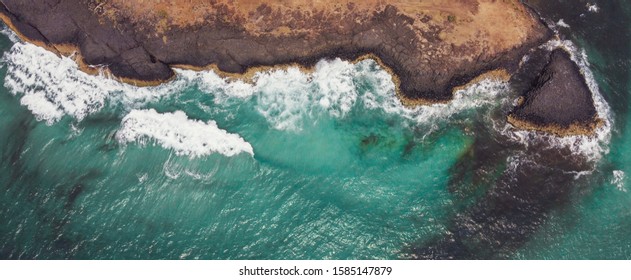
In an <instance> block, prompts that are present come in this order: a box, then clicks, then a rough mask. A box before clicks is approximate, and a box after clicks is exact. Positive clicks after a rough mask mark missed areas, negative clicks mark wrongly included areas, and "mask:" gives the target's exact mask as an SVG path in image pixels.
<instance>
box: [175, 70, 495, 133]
mask: <svg viewBox="0 0 631 280" xmlns="http://www.w3.org/2000/svg"><path fill="white" fill-rule="evenodd" d="M177 73H178V74H179V75H180V76H182V77H184V78H185V79H187V80H189V81H195V82H196V83H197V84H198V85H199V88H200V89H201V90H203V91H205V92H208V93H213V94H215V96H216V97H217V98H216V102H217V103H218V104H219V105H221V104H223V103H226V102H227V101H228V100H234V99H237V100H241V101H243V100H250V98H252V99H254V102H255V109H256V110H257V111H258V112H259V113H260V114H261V115H262V116H263V117H265V118H266V120H267V121H268V122H269V124H270V125H271V126H272V127H273V128H274V129H277V130H288V131H300V130H302V128H303V126H304V124H305V122H306V121H307V120H309V119H311V120H313V119H317V118H316V116H317V115H318V114H322V113H324V114H327V115H329V116H331V117H335V118H343V117H344V116H346V115H347V114H348V113H349V112H350V111H351V110H352V108H353V107H354V106H356V105H357V104H362V105H363V106H364V107H365V108H366V109H375V110H381V111H383V112H385V113H387V114H393V115H400V116H402V117H403V118H404V119H407V120H409V121H411V122H412V123H416V124H432V123H433V122H436V121H438V120H440V119H448V118H449V117H451V116H453V115H454V114H455V113H458V112H460V111H464V110H467V109H472V108H478V107H481V106H484V105H492V104H499V103H498V102H497V97H498V95H499V94H501V93H503V92H508V84H507V83H505V82H498V81H494V80H491V79H489V80H484V81H482V82H480V83H478V84H475V85H472V86H470V87H468V88H467V89H464V90H460V91H458V92H456V93H455V95H454V99H453V100H452V101H450V102H448V103H446V104H434V105H428V106H419V107H416V108H408V107H405V106H403V104H402V103H401V101H400V100H399V98H398V97H397V96H396V94H395V85H394V83H393V81H392V77H391V76H390V74H389V73H388V72H386V71H385V70H383V69H381V68H380V67H379V66H378V64H377V63H376V62H375V61H373V60H370V59H368V60H364V61H360V62H358V63H356V64H353V63H350V62H348V61H343V60H341V59H334V60H321V61H320V62H318V63H317V64H316V66H315V69H314V71H313V72H312V73H304V72H302V71H300V69H298V68H297V67H290V68H288V69H275V70H271V71H267V72H259V73H257V74H255V75H254V77H253V78H252V83H245V82H243V81H240V80H236V81H231V80H228V79H222V78H220V77H218V76H217V75H216V74H215V73H214V72H212V71H202V72H193V71H190V70H177ZM360 85H363V86H368V88H369V90H367V91H364V92H360V90H359V87H360Z"/></svg>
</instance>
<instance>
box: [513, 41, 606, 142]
mask: <svg viewBox="0 0 631 280" xmlns="http://www.w3.org/2000/svg"><path fill="white" fill-rule="evenodd" d="M519 103H520V104H519V105H518V106H517V107H516V108H515V109H514V110H513V112H512V114H511V115H510V116H509V121H510V122H511V123H512V124H513V125H515V126H517V127H520V128H525V129H536V130H541V131H546V132H551V133H554V134H557V135H562V136H564V135H577V134H590V133H592V132H593V130H594V129H595V128H596V127H597V126H598V124H599V122H600V121H599V119H598V114H597V112H596V108H595V106H594V99H593V98H592V93H591V91H590V90H589V87H588V86H587V83H586V82H585V78H584V77H583V75H582V74H581V71H580V68H579V67H578V66H577V65H576V64H575V63H574V62H573V61H572V60H571V59H570V55H569V54H568V53H567V52H566V51H565V50H563V49H557V50H554V51H553V52H552V53H551V54H550V59H549V61H548V64H547V65H546V66H545V68H544V69H543V71H542V72H541V74H540V75H539V77H537V79H536V80H535V82H534V83H533V86H532V89H531V90H530V91H528V92H526V93H525V94H524V95H523V96H522V97H521V98H520V102H519Z"/></svg>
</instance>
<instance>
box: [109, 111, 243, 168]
mask: <svg viewBox="0 0 631 280" xmlns="http://www.w3.org/2000/svg"><path fill="white" fill-rule="evenodd" d="M116 139H118V141H119V142H120V143H123V144H125V143H129V142H137V143H140V144H141V145H144V144H147V142H148V141H155V143H158V144H160V145H161V146H162V147H164V148H168V149H173V150H174V151H175V152H176V153H177V154H178V155H188V156H191V157H200V156H206V155H210V154H213V153H220V154H223V155H225V156H235V155H238V154H240V153H248V154H250V155H252V156H254V150H253V149H252V146H251V145H250V143H248V142H246V141H245V140H243V138H241V136H239V135H237V134H231V133H228V132H226V131H225V130H222V129H220V128H218V127H217V124H216V123H215V122H214V121H208V122H202V121H199V120H192V119H189V118H188V116H187V115H186V114H185V113H184V112H182V111H176V112H173V113H158V112H156V111H155V110H154V109H148V110H132V111H131V112H130V113H129V114H127V116H125V117H124V118H123V121H122V125H121V129H120V130H119V131H118V132H117V133H116Z"/></svg>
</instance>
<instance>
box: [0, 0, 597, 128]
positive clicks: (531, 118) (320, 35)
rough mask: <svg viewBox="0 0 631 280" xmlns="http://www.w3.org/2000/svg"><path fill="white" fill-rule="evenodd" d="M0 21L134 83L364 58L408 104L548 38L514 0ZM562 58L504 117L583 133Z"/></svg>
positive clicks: (486, 71)
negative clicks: (565, 91)
mask: <svg viewBox="0 0 631 280" xmlns="http://www.w3.org/2000/svg"><path fill="white" fill-rule="evenodd" d="M0 18H2V20H3V21H4V22H5V23H6V24H7V25H8V26H9V27H11V28H12V29H13V30H14V31H15V32H16V33H17V34H18V35H19V36H20V37H21V38H22V39H23V40H25V41H28V42H31V43H34V44H37V45H39V46H42V47H45V48H47V49H48V50H50V51H53V52H56V53H57V54H59V55H64V56H70V55H74V57H75V59H76V61H77V63H78V64H79V66H80V67H81V69H82V70H84V71H86V72H89V73H97V72H98V71H106V72H108V73H110V74H111V75H113V76H114V77H116V78H118V79H119V80H121V81H123V82H127V83H132V84H136V85H140V86H146V85H156V84H159V83H162V82H165V81H168V80H170V79H172V78H173V77H174V75H175V73H174V71H173V68H187V69H213V70H215V71H216V72H217V73H219V74H220V75H223V76H226V77H235V78H242V77H248V76H250V75H252V74H253V73H254V72H256V71H261V70H266V69H270V68H272V67H286V66H288V65H293V66H298V67H301V68H303V69H306V70H308V68H310V67H312V66H313V65H315V63H316V62H317V61H319V60H320V59H326V58H333V57H340V58H343V59H347V60H353V61H355V60H360V59H365V58H372V59H374V60H376V61H377V62H378V63H379V64H380V65H381V66H382V67H383V68H384V69H386V70H387V71H389V72H390V73H391V74H392V77H393V80H394V82H395V84H396V85H397V94H398V95H399V97H400V99H401V100H402V102H403V103H404V104H405V105H407V106H416V105H423V104H431V103H436V102H448V101H449V100H451V99H452V98H453V92H454V90H456V89H459V88H461V87H462V86H465V85H467V84H468V83H471V82H473V81H476V80H477V79H478V78H481V77H488V76H492V77H495V78H498V79H502V80H509V79H510V77H511V75H513V74H514V73H515V72H516V71H517V70H518V69H519V67H520V62H521V60H522V57H523V56H524V55H526V54H527V53H529V52H530V51H531V50H532V49H533V48H536V47H537V46H540V45H541V44H542V43H544V42H546V41H547V40H549V39H550V38H551V36H552V35H553V32H552V31H551V30H550V29H549V28H548V27H547V26H546V25H545V24H544V23H543V21H542V20H541V19H540V18H539V16H538V15H537V14H536V13H535V12H534V11H533V10H531V9H530V8H529V7H528V6H526V5H524V4H522V3H521V1H518V0H501V1H496V0H423V1H418V0H414V1H412V0H391V1H382V0H363V1H355V0H341V1H335V2H334V3H332V2H328V1H310V0H286V1H267V0H186V1H184V0H161V1H146V0H144V1H143V0H0ZM569 64H573V63H572V62H571V61H567V60H566V59H565V56H563V55H562V54H559V53H557V52H555V53H554V54H553V56H552V62H551V63H550V65H549V66H548V67H547V68H546V70H545V71H544V74H543V75H542V77H541V78H540V79H539V82H538V84H537V86H536V88H535V89H534V91H533V93H532V94H527V95H526V98H525V99H524V100H525V101H524V102H523V103H522V104H521V105H520V107H518V108H517V109H516V110H515V112H513V114H512V115H511V116H510V117H509V121H510V122H511V123H512V124H513V125H515V126H517V127H519V128H525V129H538V130H543V131H547V132H554V133H557V134H559V135H566V134H568V133H566V132H568V131H569V132H571V133H570V134H573V133H580V134H587V133H589V132H590V131H589V129H590V128H593V127H594V125H593V123H594V120H595V119H594V112H595V111H594V107H593V100H591V99H587V98H579V97H585V96H587V95H586V94H585V92H584V91H574V92H573V93H572V94H573V95H571V96H573V97H576V98H567V97H568V96H570V95H564V96H561V95H560V93H558V92H559V91H558V90H561V89H562V88H561V87H562V85H563V84H566V85H567V84H568V83H572V84H574V83H578V84H577V85H579V84H580V85H579V86H578V87H583V85H584V81H582V76H580V73H579V74H577V73H574V72H575V71H574V70H575V68H576V66H575V65H574V66H571V65H569ZM95 66H98V67H95ZM550 73H552V74H550ZM568 75H569V78H566V79H564V80H563V81H561V82H557V81H558V80H559V79H557V77H565V76H568ZM585 89H586V87H585ZM575 101H576V102H577V103H578V104H574V103H572V102H575ZM568 102H569V103H568ZM551 104H555V105H554V106H552V105H551ZM557 105H558V106H557ZM555 106H556V107H555ZM557 107H558V108H557ZM579 124H580V125H579ZM562 130H563V131H562Z"/></svg>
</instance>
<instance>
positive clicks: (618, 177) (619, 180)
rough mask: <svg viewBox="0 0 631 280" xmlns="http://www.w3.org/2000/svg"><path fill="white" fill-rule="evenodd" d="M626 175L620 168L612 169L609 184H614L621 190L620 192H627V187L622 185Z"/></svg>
mask: <svg viewBox="0 0 631 280" xmlns="http://www.w3.org/2000/svg"><path fill="white" fill-rule="evenodd" d="M626 177H627V176H626V175H625V173H624V171H622V170H614V171H613V178H611V184H613V185H614V186H616V188H617V189H618V190H619V191H621V192H627V189H626V188H625V187H624V185H625V182H624V181H625V180H626Z"/></svg>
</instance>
